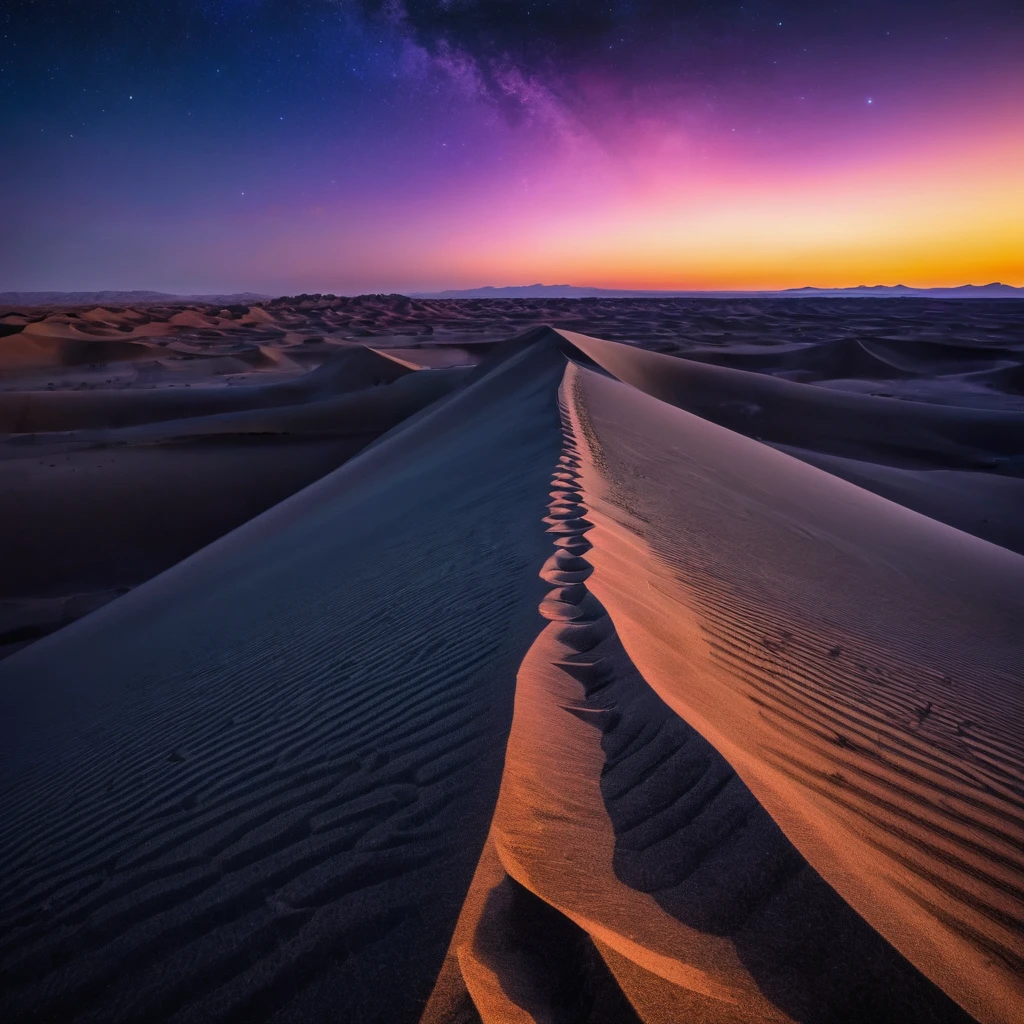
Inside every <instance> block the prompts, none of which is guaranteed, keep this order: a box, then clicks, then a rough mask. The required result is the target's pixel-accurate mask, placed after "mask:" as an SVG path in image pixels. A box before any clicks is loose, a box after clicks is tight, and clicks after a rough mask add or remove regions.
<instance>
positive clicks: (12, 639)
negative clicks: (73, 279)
mask: <svg viewBox="0 0 1024 1024" xmlns="http://www.w3.org/2000/svg"><path fill="white" fill-rule="evenodd" d="M467 379H468V378H467V371H464V370H431V371H422V372H419V373H411V374H407V375H403V376H400V377H398V378H397V379H396V380H395V381H394V382H393V383H391V384H388V385H384V386H381V387H369V388H364V389H363V390H360V391H355V392H350V393H348V394H342V395H339V396H337V397H334V398H326V399H320V400H317V401H309V402H307V403H305V404H299V405H287V406H274V407H270V408H261V409H253V410H247V411H239V412H230V413H220V414H217V415H212V416H195V417H191V418H180V419H174V420H166V421H163V422H159V423H146V424H141V425H139V426H133V427H121V428H114V429H106V430H102V429H91V430H79V431H70V432H67V433H62V434H57V435H53V434H35V435H23V436H21V437H19V438H16V439H12V440H10V441H8V442H7V443H6V444H3V445H0V494H2V495H3V499H2V500H0V565H2V566H3V572H2V573H0V654H3V653H7V652H9V651H10V647H9V646H7V645H16V644H21V643H24V642H25V641H27V640H31V639H34V638H36V637H38V636H41V635H45V634H46V633H48V632H51V631H52V630H53V629H55V628H58V627H59V626H62V625H64V624H65V623H66V622H68V621H71V620H73V619H75V618H77V617H79V616H80V615H82V614H84V613H86V612H87V611H89V610H91V608H92V607H94V606H97V602H98V603H99V604H102V603H104V601H106V600H110V599H111V598H112V597H114V596H116V594H117V593H118V592H119V591H123V590H125V589H127V588H130V587H133V586H136V585H137V584H139V583H142V582H144V581H145V580H147V579H149V578H150V577H151V576H154V575H155V574H156V573H158V572H162V571H163V570H164V569H167V568H169V567H170V566H172V565H173V564H174V563H176V562H178V561H180V560H181V559H183V558H185V557H187V556H188V555H190V554H192V553H193V552H194V551H196V550H198V549H199V548H201V547H202V546H203V545H204V544H208V543H210V542H211V541H213V540H216V539H217V538H218V537H220V536H222V535H223V534H225V533H227V532H228V531H229V530H231V529H234V528H235V527H236V526H239V525H241V524H242V523H244V522H246V521H247V520H249V519H251V518H252V517H253V516H255V515H258V514H259V513H261V512H263V511H264V510H266V509H267V508H269V507H270V506H271V505H273V504H275V503H276V502H278V501H281V500H283V499H284V498H286V497H288V496H289V495H290V494H292V493H294V492H295V491H297V490H299V489H300V488H302V487H305V486H306V485H308V484H310V483H312V482H313V481H315V480H317V479H319V478H320V477H322V476H324V475H325V474H326V473H329V472H331V471H332V470H334V469H336V468H337V467H338V466H339V465H341V464H342V463H343V462H344V461H345V460H346V459H348V458H350V457H351V456H353V455H354V454H355V453H356V452H358V451H359V450H360V449H362V448H364V447H365V446H366V445H367V444H369V443H371V442H372V441H373V440H375V439H376V438H378V437H380V436H381V435H382V434H383V433H384V432H386V431H388V430H390V429H392V428H393V427H395V426H396V425H397V424H398V423H400V422H402V421H403V420H404V419H406V418H407V417H409V416H411V415H413V414H415V413H416V412H418V411H419V410H421V409H423V408H425V407H426V406H428V405H430V404H431V403H432V402H435V401H437V400H438V399H439V398H441V397H443V396H444V395H446V394H448V393H450V392H451V391H452V390H454V389H456V388H458V387H461V386H462V385H463V384H464V383H466V381H467ZM5 647H6V651H5Z"/></svg>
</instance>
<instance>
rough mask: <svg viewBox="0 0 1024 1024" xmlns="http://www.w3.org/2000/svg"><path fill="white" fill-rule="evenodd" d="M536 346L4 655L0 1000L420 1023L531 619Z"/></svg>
mask: <svg viewBox="0 0 1024 1024" xmlns="http://www.w3.org/2000/svg"><path fill="white" fill-rule="evenodd" d="M533 355H534V353H533V352H532V351H527V352H524V353H523V356H522V358H521V359H519V360H512V361H510V362H508V363H506V364H505V365H503V366H502V367H500V368H498V369H497V370H496V371H495V372H494V373H492V374H491V375H490V376H488V377H485V378H484V379H481V380H479V381H478V382H477V383H476V384H475V385H474V386H472V387H470V388H468V389H466V390H464V391H462V392H460V393H459V394H458V395H456V396H454V397H453V398H452V399H451V401H450V402H449V403H448V404H444V405H441V406H440V407H438V408H437V409H435V410H431V412H430V414H429V415H426V416H425V417H423V418H420V419H418V421H417V422H416V423H415V430H412V429H410V430H408V431H404V432H400V433H398V434H396V435H395V436H393V437H391V438H389V439H388V440H387V441H386V442H382V443H381V444H380V445H378V446H376V447H375V448H373V449H372V450H370V451H368V452H366V453H365V454H364V455H363V456H362V457H360V458H357V459H355V460H354V461H352V462H350V463H349V464H348V465H347V466H346V467H343V468H342V469H341V470H339V471H338V472H336V473H335V474H332V475H330V476H328V477H326V478H325V479H324V480H323V481H321V482H320V483H319V484H317V485H314V487H312V488H310V489H308V490H306V491H304V492H302V493H300V494H299V495H297V496H296V497H294V498H293V499H291V500H290V501H288V502H285V503H284V504H283V505H280V506H278V507H277V508H275V509H274V510H273V511H272V512H270V513H268V514H267V515H265V516H263V517H261V518H258V519H256V520H254V521H253V522H252V523H250V524H249V525H248V526H246V527H243V528H242V529H241V530H239V531H237V532H235V533H233V534H232V535H230V536H229V537H228V538H226V539H225V540H223V541H221V542H220V543H219V544H215V545H213V546H212V547H210V548H207V549H205V550H204V551H203V552H201V553H199V554H198V555H196V556H194V557H193V558H192V559H190V560H188V561H186V562H185V563H183V564H182V565H181V566H180V567H178V568H176V569H174V570H172V571H171V572H169V573H167V574H165V575H163V576H161V577H158V578H157V579H156V580H154V581H153V582H152V583H151V584H149V585H146V586H143V587H141V588H139V589H138V590H136V591H135V592H133V593H132V594H131V595H129V596H127V597H125V598H123V599H121V600H120V601H118V602H116V603H115V604H113V605H110V606H109V607H108V608H106V609H103V610H102V611H100V612H98V613H96V614H95V615H93V616H91V617H89V618H87V619H84V620H82V621H81V622H79V623H77V624H75V625H74V626H71V627H69V628H68V629H67V630H65V631H64V632H63V633H60V634H57V635H56V636H54V637H51V638H48V639H47V640H44V641H41V642H40V643H39V644H37V645H35V646H34V647H32V648H29V649H27V650H25V651H23V652H21V653H19V654H17V655H15V656H13V657H12V658H10V659H8V660H7V661H6V662H5V663H4V666H3V672H2V698H3V707H2V710H0V722H2V728H3V750H2V757H3V768H2V780H3V787H2V797H0V799H2V806H3V811H2V813H0V822H2V829H3V838H2V841H0V843H2V845H0V849H2V857H3V863H2V869H0V907H2V923H0V936H2V938H0V943H2V945H0V962H2V976H0V1018H2V1019H4V1020H10V1021H16V1020H72V1019H73V1020H96V1021H112V1020H125V1021H141V1020H211V1019H224V1020H246V1021H249V1020H257V1019H268V1018H272V1017H274V1015H275V1014H278V1015H281V1016H282V1019H291V1020H309V1019H324V1018H325V1014H326V1012H327V1008H328V1007H344V1008H345V1009H344V1016H346V1017H347V1019H351V1020H367V1021H382V1022H383V1021H394V1020H405V1019H413V1018H414V1017H415V1016H416V1015H417V1013H418V1007H421V1006H422V1004H423V1002H424V1001H425V999H426V997H427V995H428V994H429V991H430V987H431V985H432V983H433V979H434V976H435V975H436V973H437V969H438V967H439V965H440V962H441V959H442V957H443V954H444V948H445V946H446V944H447V941H448V938H449V936H450V934H451V930H452V927H453V926H454V923H455V919H456V917H457V915H458V912H459V905H460V903H461V900H462V898H463V895H464V893H465V890H466V887H467V886H468V884H469V881H470V877H471V875H472V872H473V869H474V865H475V863H476V860H477V858H478V855H479V852H480V849H481V847H482V844H483V840H484V837H485V835H486V831H487V828H488V825H489V821H490V816H491V811H492V808H493V803H494V798H495V795H496V791H497V785H498V780H499V777H500V772H501V765H502V758H503V753H504V741H505V734H506V732H507V729H508V721H509V717H510V715H511V707H512V697H513V691H514V681H515V673H516V670H517V668H518V665H519V662H520V660H521V658H522V655H523V653H524V651H525V650H526V648H527V647H528V646H529V644H530V642H531V641H532V639H533V637H534V636H535V635H536V631H537V622H538V621H539V617H538V615H537V611H536V608H537V603H538V601H539V599H540V597H541V596H542V593H543V585H542V583H541V581H540V580H538V579H537V577H536V566H537V565H538V564H539V563H540V561H543V559H544V558H545V557H546V551H545V547H546V543H545V538H544V536H543V533H542V531H540V530H539V529H538V528H537V522H538V520H539V518H540V516H541V515H542V514H543V509H544V503H545V498H544V494H545V491H546V486H545V485H546V479H547V477H548V475H549V473H550V470H549V467H550V464H551V463H552V462H553V461H554V459H555V457H556V455H557V450H558V420H557V406H556V402H555V390H556V388H557V385H558V380H559V379H560V376H561V373H562V369H563V366H564V360H563V359H562V358H561V356H559V355H558V354H557V352H555V351H554V350H551V349H549V351H548V352H547V354H546V355H544V354H541V355H540V356H539V357H537V358H531V356H533ZM467 424H472V425H473V427H472V429H467ZM396 970H400V973H401V983H398V978H397V976H396V975H395V973H394V972H395V971H396Z"/></svg>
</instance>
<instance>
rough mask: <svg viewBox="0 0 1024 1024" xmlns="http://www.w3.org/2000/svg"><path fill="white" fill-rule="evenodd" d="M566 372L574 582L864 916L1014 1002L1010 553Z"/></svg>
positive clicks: (984, 995) (956, 991) (946, 975)
mask: <svg viewBox="0 0 1024 1024" xmlns="http://www.w3.org/2000/svg"><path fill="white" fill-rule="evenodd" d="M573 340H574V341H576V340H578V341H579V342H580V344H581V347H585V349H586V351H587V353H588V355H590V356H591V357H592V358H594V359H596V360H598V361H599V362H600V361H601V360H602V357H603V356H605V355H606V354H607V353H608V352H609V349H608V348H605V347H604V343H596V344H591V343H590V342H589V340H585V339H576V338H574V339H573ZM611 355H612V356H613V357H614V358H609V359H606V360H605V361H606V362H608V363H609V365H610V366H611V367H612V368H613V369H614V368H617V369H618V370H619V371H620V372H622V371H623V368H624V361H625V360H627V359H629V357H630V356H631V355H632V353H629V352H621V351H612V352H611ZM623 375H626V374H625V373H624V374H623ZM628 375H629V376H632V378H633V381H634V383H635V384H637V385H638V386H640V387H642V386H644V385H647V386H650V387H651V389H652V390H654V389H656V388H657V387H659V386H664V385H663V381H659V380H657V379H649V378H647V377H646V376H645V374H644V372H643V368H642V366H636V365H634V366H631V367H629V372H628ZM567 385H568V392H569V395H570V396H571V406H570V407H571V410H572V416H573V423H574V425H575V427H576V430H577V433H578V434H579V435H581V436H582V438H583V449H584V453H585V454H584V458H583V459H582V461H581V467H582V485H583V492H584V493H585V495H586V497H587V501H588V504H589V506H590V508H589V512H588V518H589V519H590V521H592V522H593V524H594V530H593V533H592V534H590V535H589V537H590V539H591V541H592V543H593V545H594V547H593V551H592V552H591V554H590V555H588V558H589V559H590V561H591V562H592V563H593V566H594V574H593V576H592V578H591V579H590V580H589V581H588V587H589V589H590V590H591V591H592V592H593V593H594V594H595V595H596V596H597V597H598V598H599V599H600V601H601V602H602V603H603V605H604V606H605V607H606V608H607V609H608V610H609V613H610V615H611V617H612V619H613V620H614V622H615V624H616V627H617V629H618V632H619V635H620V636H621V638H622V641H623V644H624V646H625V648H626V650H627V651H628V652H629V654H630V655H631V657H632V658H633V660H634V662H635V664H636V666H637V667H638V669H639V670H640V672H641V673H642V674H643V676H644V678H645V679H646V680H647V681H648V683H650V685H651V686H653V687H654V689H655V690H656V691H657V692H658V694H659V695H660V696H661V697H662V698H663V699H664V700H665V701H666V703H667V704H669V706H671V707H672V708H673V709H674V710H675V711H676V712H677V713H679V714H680V716H681V717H683V718H684V719H685V720H687V721H688V722H689V723H691V724H692V725H694V726H695V727H696V728H697V729H698V730H699V731H700V732H701V733H702V735H704V736H705V737H706V738H707V739H709V740H710V742H711V743H712V744H713V745H714V747H715V748H716V749H717V750H718V751H719V752H721V753H722V754H723V755H724V756H725V757H726V758H727V759H728V760H729V762H730V763H731V764H732V765H733V766H734V767H735V768H736V770H737V772H738V773H739V775H740V776H741V778H743V780H744V781H745V782H746V783H747V784H748V785H749V786H750V788H751V790H752V791H753V792H754V794H755V795H756V796H757V798H758V800H759V801H760V802H761V804H762V805H763V806H764V807H765V808H766V809H767V810H768V811H769V813H771V815H772V816H773V817H774V818H775V820H776V821H777V822H779V823H780V825H781V826H782V828H783V830H784V831H785V832H786V834H787V835H788V836H789V837H790V838H791V839H792V840H793V842H794V843H795V844H796V846H797V847H798V848H799V849H800V850H801V852H802V853H803V854H804V855H805V856H806V857H807V858H808V860H809V861H810V863H811V864H812V865H813V866H814V867H815V868H816V869H817V870H818V871H819V872H820V873H821V874H822V875H823V876H824V877H825V878H826V880H828V881H829V882H830V884H832V885H833V886H834V887H835V888H836V890H837V891H838V892H839V893H841V894H842V895H843V897H844V898H845V899H847V900H848V901H849V902H850V904H851V905H852V906H853V907H854V908H855V909H856V910H857V911H858V912H859V913H860V914H862V915H863V916H864V918H865V919H866V920H867V921H869V922H870V923H871V924H872V925H874V927H876V928H877V929H878V930H879V931H880V932H881V933H882V934H884V935H885V936H886V937H887V938H889V939H890V940H891V941H892V942H893V943H894V944H895V945H896V946H897V947H898V948H899V949H900V950H901V951H903V952H904V953H905V954H906V955H907V956H908V957H909V958H910V959H911V960H912V961H913V962H914V963H916V964H918V966H920V967H921V968H922V969H923V970H924V971H925V972H926V973H927V974H928V975H929V976H930V977H932V978H933V979H935V980H936V981H937V982H938V983H939V984H940V985H941V986H942V987H943V988H944V989H945V990H946V991H947V992H949V993H950V994H951V995H953V996H954V998H956V999H957V1000H958V1001H959V1002H960V1003H961V1004H962V1005H963V1006H965V1007H967V1008H968V1009H969V1010H970V1011H971V1012H972V1013H974V1014H976V1015H977V1016H978V1017H979V1018H981V1019H988V1020H1012V1019H1014V1016H1015V1015H1016V1014H1018V1013H1019V1012H1020V1008H1021V1005H1022V1002H1021V1000H1022V997H1024V990H1022V987H1021V982H1020V977H1021V967H1022V964H1024V961H1022V959H1021V954H1022V952H1024V950H1022V943H1021V922H1022V915H1024V898H1022V897H1024V857H1022V852H1021V851H1022V848H1024V830H1022V820H1021V818H1022V816H1021V810H1022V799H1021V797H1022V788H1021V782H1022V778H1024V758H1022V756H1021V738H1022V736H1024V693H1022V686H1021V664H1022V656H1021V655H1022V652H1021V632H1020V624H1021V622H1022V621H1024V559H1021V558H1020V557H1019V556H1017V555H1015V554H1011V553H1009V552H1006V551H1004V550H1002V549H999V548H996V547H995V546H993V545H989V544H986V543H984V542H982V541H978V540H976V539H975V538H972V537H969V536H967V535H965V534H962V533H959V532H957V531H954V530H950V529H948V528H947V527H944V526H942V525H940V524H937V523H934V522H932V521H930V520H926V519H924V518H923V517H920V516H917V515H915V514H914V513H912V512H909V511H908V510H906V509H903V508H900V507H899V506H896V505H894V504H892V503H890V502H886V501H883V500H880V499H878V498H876V497H875V496H874V495H872V494H869V493H867V492H865V491H862V490H860V489H858V488H855V487H852V486H848V485H846V484H844V483H842V482H841V481H837V480H835V479H833V478H830V477H828V476H825V475H824V474H821V473H816V472H814V471H813V470H811V469H810V468H808V467H806V466H804V465H802V464H801V463H799V462H797V461H795V460H793V459H788V458H786V457H785V456H782V455H778V454H776V453H774V452H772V451H769V450H766V449H765V448H764V447H763V446H760V445H757V444H756V443H753V442H750V441H748V440H746V439H744V438H741V437H738V436H737V435H736V434H734V433H731V432H729V431H725V430H723V429H721V428H719V427H717V426H715V425H714V424H710V423H707V422H705V421H703V420H701V419H699V418H697V417H695V416H692V415H689V414H687V413H685V412H682V411H680V410H678V409H674V408H671V407H669V406H667V405H665V404H664V403H659V402H653V401H651V400H650V398H649V397H648V396H647V395H644V394H641V393H640V392H639V391H638V390H635V389H633V388H629V387H626V386H625V385H624V384H622V383H620V382H618V381H610V380H608V379H607V378H605V377H601V376H599V375H597V374H595V373H593V372H590V371H587V370H583V369H579V368H575V367H574V368H571V369H570V371H569V376H568V380H567Z"/></svg>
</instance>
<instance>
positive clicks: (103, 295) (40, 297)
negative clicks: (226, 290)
mask: <svg viewBox="0 0 1024 1024" xmlns="http://www.w3.org/2000/svg"><path fill="white" fill-rule="evenodd" d="M269 298H271V296H270V295H260V294H258V293H257V292H235V293H233V294H231V295H174V294H172V293H170V292H147V291H132V292H118V291H103V292H0V302H2V303H3V304H4V305H8V306H64V305H66V306H86V305H90V304H92V303H96V304H97V305H100V306H101V305H103V304H104V303H112V304H114V305H118V306H133V305H142V304H143V303H146V304H152V303H163V302H208V303H209V302H223V303H227V304H230V303H236V302H262V301H263V300H264V299H269Z"/></svg>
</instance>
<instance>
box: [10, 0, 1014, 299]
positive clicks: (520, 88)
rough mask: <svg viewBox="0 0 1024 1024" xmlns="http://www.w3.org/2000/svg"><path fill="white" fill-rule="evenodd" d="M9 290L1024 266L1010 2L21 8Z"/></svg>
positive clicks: (13, 37) (110, 1)
mask: <svg viewBox="0 0 1024 1024" xmlns="http://www.w3.org/2000/svg"><path fill="white" fill-rule="evenodd" d="M0 139H2V144H0V145H2V148H0V231H2V233H3V241H4V244H3V245H2V246H0V290H8V289H11V290H31V289H40V290H42V289H67V290H72V289H90V290H91V289H101V288H112V289H129V288H153V289H159V290H167V291H176V292H189V293H191V292H224V291H242V290H252V291H260V292H267V293H272V294H280V293H293V292H297V291H332V292H338V293H347V294H352V293H356V292H363V291H425V290H432V289H441V288H459V287H475V286H479V285H483V284H495V285H505V284H529V283H534V282H546V283H572V284H578V285H593V286H604V287H616V288H652V289H658V288H665V289H762V288H785V287H791V286H799V285H807V284H810V285H817V286H820V287H838V286H844V285H854V284H860V283H868V284H877V283H881V284H896V283H904V284H910V285H918V286H931V285H955V284H962V283H965V282H973V283H985V282H989V281H995V280H1002V281H1004V282H1005V283H1009V284H1016V285H1024V3H1021V2H1020V0H902V2H901V0H884V2H883V0H858V2H845V0H844V2H838V3H829V2H828V0H796V2H793V0H744V2H742V3H741V2H736V0H725V2H721V3H715V2H710V0H706V2H688V0H681V2H670V0H548V2H543V0H536V2H532V0H162V2H159V3H157V2H148V0H88V2H85V0H74V2H68V0H5V2H4V3H3V4H0Z"/></svg>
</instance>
